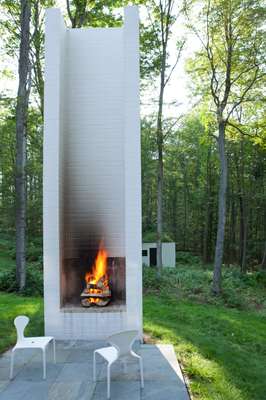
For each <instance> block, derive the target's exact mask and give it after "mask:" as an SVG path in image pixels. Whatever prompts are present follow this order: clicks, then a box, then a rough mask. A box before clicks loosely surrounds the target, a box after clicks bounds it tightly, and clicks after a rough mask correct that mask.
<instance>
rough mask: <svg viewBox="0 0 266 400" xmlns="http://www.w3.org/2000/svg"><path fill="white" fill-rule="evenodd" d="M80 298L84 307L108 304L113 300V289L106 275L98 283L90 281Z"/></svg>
mask: <svg viewBox="0 0 266 400" xmlns="http://www.w3.org/2000/svg"><path fill="white" fill-rule="evenodd" d="M80 300H81V304H82V306H83V307H91V306H93V305H95V306H98V307H104V306H107V304H108V303H109V302H110V300H111V290H110V287H109V285H108V280H107V279H106V277H105V276H103V277H102V278H100V279H99V280H98V282H97V283H90V282H88V283H87V286H86V288H85V289H84V290H83V292H82V293H81V295H80Z"/></svg>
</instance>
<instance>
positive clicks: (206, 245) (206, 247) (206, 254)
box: [203, 148, 211, 264]
mask: <svg viewBox="0 0 266 400" xmlns="http://www.w3.org/2000/svg"><path fill="white" fill-rule="evenodd" d="M210 157H211V149H210V148H209V149H208V154H207V165H206V188H205V191H206V208H205V225H204V235H203V262H204V263H205V264H207V263H209V262H210V260H211V257H210V223H211V168H210Z"/></svg>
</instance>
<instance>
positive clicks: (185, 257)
mask: <svg viewBox="0 0 266 400" xmlns="http://www.w3.org/2000/svg"><path fill="white" fill-rule="evenodd" d="M176 262H177V264H200V258H199V257H198V256H194V255H193V254H191V253H189V252H186V251H177V252H176Z"/></svg>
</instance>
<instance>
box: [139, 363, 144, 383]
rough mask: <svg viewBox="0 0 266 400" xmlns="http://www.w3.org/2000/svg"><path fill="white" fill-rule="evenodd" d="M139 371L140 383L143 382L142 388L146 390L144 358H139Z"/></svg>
mask: <svg viewBox="0 0 266 400" xmlns="http://www.w3.org/2000/svg"><path fill="white" fill-rule="evenodd" d="M139 369H140V382H141V388H142V389H143V388H144V378H143V362H142V358H141V357H140V358H139Z"/></svg>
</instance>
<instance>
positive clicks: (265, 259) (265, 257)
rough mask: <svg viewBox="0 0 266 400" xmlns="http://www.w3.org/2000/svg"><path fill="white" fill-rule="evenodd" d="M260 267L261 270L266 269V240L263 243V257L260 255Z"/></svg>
mask: <svg viewBox="0 0 266 400" xmlns="http://www.w3.org/2000/svg"><path fill="white" fill-rule="evenodd" d="M261 268H262V269H263V270H266V242H265V245H264V253H263V257H262V262H261Z"/></svg>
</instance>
